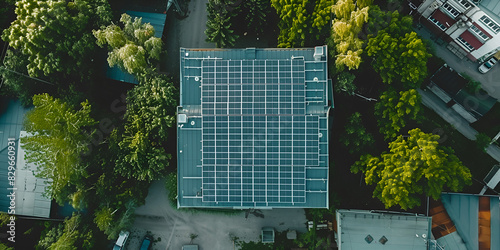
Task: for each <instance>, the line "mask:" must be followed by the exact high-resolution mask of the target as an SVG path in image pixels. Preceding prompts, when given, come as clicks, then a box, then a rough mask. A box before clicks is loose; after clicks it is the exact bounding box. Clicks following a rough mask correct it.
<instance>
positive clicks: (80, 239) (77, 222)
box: [48, 213, 94, 250]
mask: <svg viewBox="0 0 500 250" xmlns="http://www.w3.org/2000/svg"><path fill="white" fill-rule="evenodd" d="M92 236H93V234H92V230H91V229H89V228H88V226H86V225H83V223H82V216H81V215H79V214H78V215H77V214H75V213H73V216H71V218H66V219H65V220H64V229H63V231H62V234H61V235H60V236H59V237H58V239H57V241H56V242H54V243H52V244H51V245H50V246H49V247H48V249H49V250H50V249H79V247H77V246H80V249H92V247H93V245H94V239H93V237H92Z"/></svg>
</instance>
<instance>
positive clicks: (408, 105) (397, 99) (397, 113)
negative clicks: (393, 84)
mask: <svg viewBox="0 0 500 250" xmlns="http://www.w3.org/2000/svg"><path fill="white" fill-rule="evenodd" d="M420 109H421V101H420V95H419V94H418V92H417V90H415V89H410V90H408V91H401V92H399V93H397V92H396V91H394V90H393V89H389V90H387V91H385V92H383V93H382V95H381V96H380V101H379V102H378V103H377V104H375V114H376V115H377V116H378V125H379V127H380V133H382V134H383V135H384V136H385V138H386V139H393V138H396V136H398V133H399V131H400V130H401V129H402V128H404V127H405V126H406V123H407V121H408V120H416V119H417V118H418V117H419V114H420Z"/></svg>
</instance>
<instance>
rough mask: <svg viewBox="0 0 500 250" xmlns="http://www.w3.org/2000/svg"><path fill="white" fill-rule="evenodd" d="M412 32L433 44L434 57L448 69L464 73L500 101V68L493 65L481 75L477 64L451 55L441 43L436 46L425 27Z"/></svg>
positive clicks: (433, 36) (434, 36)
mask: <svg viewBox="0 0 500 250" xmlns="http://www.w3.org/2000/svg"><path fill="white" fill-rule="evenodd" d="M414 30H415V32H417V34H418V35H420V36H421V37H422V38H425V39H427V40H429V41H431V42H432V43H433V44H434V48H435V50H436V51H435V54H436V56H438V57H440V58H442V59H443V60H444V61H445V62H446V63H447V64H448V65H449V66H450V67H452V68H453V69H454V70H456V71H457V72H459V73H461V74H463V73H465V74H467V75H468V76H470V77H472V78H473V79H475V80H476V81H478V82H480V83H481V86H482V87H483V89H484V90H486V92H488V94H489V95H490V96H492V97H494V98H496V99H497V100H498V99H500V66H498V65H495V66H494V67H493V68H492V69H491V70H490V71H489V72H487V73H486V74H481V73H480V72H479V71H478V69H477V68H478V67H479V65H480V63H479V62H471V61H470V60H469V59H467V57H465V58H464V59H460V58H458V57H457V56H456V55H455V54H453V53H452V52H451V51H450V50H448V49H447V48H446V46H447V43H443V44H442V45H439V44H437V43H436V42H435V41H434V40H433V39H435V38H436V35H434V34H431V33H430V31H429V30H428V29H427V28H426V27H425V26H422V27H421V28H420V29H414Z"/></svg>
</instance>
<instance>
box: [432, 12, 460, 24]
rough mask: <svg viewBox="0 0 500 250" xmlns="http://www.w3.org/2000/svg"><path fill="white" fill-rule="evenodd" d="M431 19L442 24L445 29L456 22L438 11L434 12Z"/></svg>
mask: <svg viewBox="0 0 500 250" xmlns="http://www.w3.org/2000/svg"><path fill="white" fill-rule="evenodd" d="M432 17H434V19H436V20H438V21H439V22H440V23H442V24H443V25H444V26H446V27H447V28H449V27H451V26H452V25H453V24H454V23H456V22H457V21H455V20H453V18H451V17H450V16H448V15H446V14H444V13H443V12H441V11H440V10H436V11H435V12H434V14H432ZM446 23H448V24H446Z"/></svg>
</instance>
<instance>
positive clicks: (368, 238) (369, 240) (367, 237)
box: [365, 235, 373, 244]
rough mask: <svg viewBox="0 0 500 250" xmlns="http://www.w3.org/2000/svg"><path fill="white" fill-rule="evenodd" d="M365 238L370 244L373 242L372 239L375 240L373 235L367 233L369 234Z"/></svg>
mask: <svg viewBox="0 0 500 250" xmlns="http://www.w3.org/2000/svg"><path fill="white" fill-rule="evenodd" d="M365 240H366V243H368V244H370V243H372V241H373V237H372V236H371V235H367V236H366V237H365Z"/></svg>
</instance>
